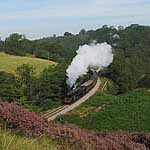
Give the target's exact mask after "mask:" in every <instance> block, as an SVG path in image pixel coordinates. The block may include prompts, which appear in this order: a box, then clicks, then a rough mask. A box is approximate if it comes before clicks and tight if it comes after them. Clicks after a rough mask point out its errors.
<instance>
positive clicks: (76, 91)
mask: <svg viewBox="0 0 150 150" xmlns="http://www.w3.org/2000/svg"><path fill="white" fill-rule="evenodd" d="M91 71H92V77H91V79H90V80H88V81H86V82H84V83H82V84H81V85H79V86H77V87H75V88H72V89H71V90H69V91H68V92H67V93H66V98H65V99H64V103H65V104H71V103H73V102H75V101H77V100H78V99H80V98H81V97H82V96H84V95H85V94H86V93H88V92H89V91H90V90H91V89H92V88H93V87H94V86H95V84H96V82H97V79H98V75H97V72H96V71H95V70H91Z"/></svg>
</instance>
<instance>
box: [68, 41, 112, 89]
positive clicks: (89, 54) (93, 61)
mask: <svg viewBox="0 0 150 150" xmlns="http://www.w3.org/2000/svg"><path fill="white" fill-rule="evenodd" d="M76 52H77V55H76V56H75V57H74V58H73V61H72V63H71V65H70V66H69V67H68V69H67V70H66V72H67V76H68V79H67V84H68V85H69V86H70V87H72V86H73V85H74V84H75V82H76V80H77V79H78V78H79V77H80V76H83V75H85V74H86V73H87V72H88V70H89V68H90V67H107V66H108V65H109V64H110V63H112V61H113V52H112V47H111V46H110V45H109V44H107V43H101V44H98V43H97V44H95V43H92V44H91V45H86V44H85V45H83V46H80V47H79V49H78V50H77V51H76Z"/></svg>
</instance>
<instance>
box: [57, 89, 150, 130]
mask: <svg viewBox="0 0 150 150" xmlns="http://www.w3.org/2000/svg"><path fill="white" fill-rule="evenodd" d="M149 107H150V93H149V92H146V91H144V90H142V91H132V92H129V93H126V94H121V95H118V96H114V95H111V94H108V93H107V92H103V93H101V92H98V93H97V94H96V95H95V96H94V97H92V98H90V99H89V100H88V101H87V102H86V103H84V104H83V105H81V106H80V107H79V108H77V109H75V110H73V111H72V112H70V113H68V114H66V115H65V116H61V117H59V118H57V121H60V122H61V123H73V124H76V125H79V126H80V127H81V128H84V129H90V130H97V131H120V130H121V131H122V130H123V131H142V132H150V126H149V125H150V117H149V114H150V109H149Z"/></svg>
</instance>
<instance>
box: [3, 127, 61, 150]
mask: <svg viewBox="0 0 150 150" xmlns="http://www.w3.org/2000/svg"><path fill="white" fill-rule="evenodd" d="M59 147H60V146H58V145H57V144H56V143H55V142H53V141H52V140H50V139H48V138H45V137H43V138H26V137H23V136H19V135H16V134H14V133H12V132H11V131H8V130H1V129H0V149H1V150H29V149H30V150H59Z"/></svg>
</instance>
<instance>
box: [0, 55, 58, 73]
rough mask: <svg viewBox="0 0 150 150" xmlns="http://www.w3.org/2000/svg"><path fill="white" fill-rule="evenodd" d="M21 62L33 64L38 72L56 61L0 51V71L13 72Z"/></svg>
mask: <svg viewBox="0 0 150 150" xmlns="http://www.w3.org/2000/svg"><path fill="white" fill-rule="evenodd" d="M22 64H30V65H33V66H34V67H35V68H36V72H37V73H40V72H41V71H42V70H43V69H44V68H46V67H48V66H50V65H55V64H56V63H55V62H53V61H48V60H44V59H39V58H34V57H22V56H14V55H8V54H5V53H0V71H5V72H9V73H14V70H15V69H16V68H17V67H18V66H20V65H22Z"/></svg>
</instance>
